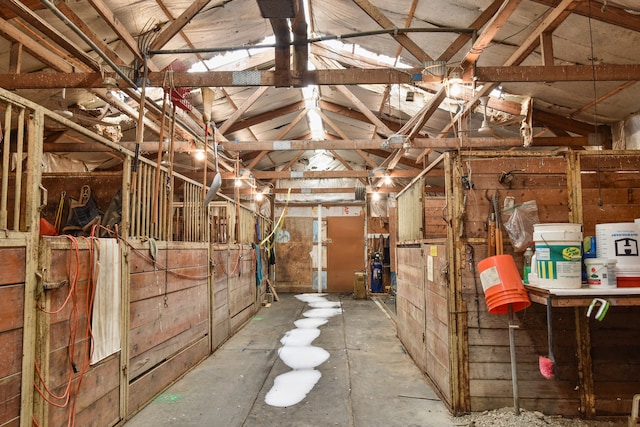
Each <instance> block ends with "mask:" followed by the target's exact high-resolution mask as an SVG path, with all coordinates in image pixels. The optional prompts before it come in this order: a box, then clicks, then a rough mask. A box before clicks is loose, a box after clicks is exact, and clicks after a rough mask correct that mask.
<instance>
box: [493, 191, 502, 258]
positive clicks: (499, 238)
mask: <svg viewBox="0 0 640 427" xmlns="http://www.w3.org/2000/svg"><path fill="white" fill-rule="evenodd" d="M492 203H493V213H494V215H495V217H496V231H495V236H496V237H495V239H496V255H502V252H503V249H504V248H503V244H502V220H501V218H500V193H499V192H498V191H497V190H496V192H495V194H494V195H493V198H492Z"/></svg>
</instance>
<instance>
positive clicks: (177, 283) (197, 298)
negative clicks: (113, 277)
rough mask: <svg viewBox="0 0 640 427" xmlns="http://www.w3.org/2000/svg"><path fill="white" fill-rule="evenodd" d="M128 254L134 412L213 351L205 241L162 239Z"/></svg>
mask: <svg viewBox="0 0 640 427" xmlns="http://www.w3.org/2000/svg"><path fill="white" fill-rule="evenodd" d="M154 253H155V255H154ZM129 257H130V272H131V279H130V280H131V291H130V293H131V295H130V298H131V303H130V304H131V306H130V313H131V314H130V326H129V328H130V338H129V359H130V360H129V380H130V382H131V388H130V392H129V411H132V412H135V411H137V410H139V409H140V408H141V406H142V405H144V404H146V403H147V402H148V401H149V400H150V399H151V398H153V397H154V396H155V395H156V394H157V393H159V392H160V391H161V390H163V389H164V388H166V387H167V386H168V385H169V384H171V383H172V382H173V381H175V379H176V378H177V377H180V376H181V375H182V374H184V373H185V372H187V371H188V370H189V369H191V368H192V367H193V366H195V365H196V364H197V363H198V362H200V361H201V360H202V359H203V358H205V357H206V356H207V355H208V354H209V349H210V347H211V346H210V343H209V304H208V301H209V288H208V259H209V255H208V248H207V245H206V244H195V243H180V242H169V243H167V242H162V243H161V244H158V247H156V248H154V247H153V246H151V245H150V244H149V243H146V244H144V245H140V246H137V245H136V247H134V248H133V250H132V251H131V253H130V256H129Z"/></svg>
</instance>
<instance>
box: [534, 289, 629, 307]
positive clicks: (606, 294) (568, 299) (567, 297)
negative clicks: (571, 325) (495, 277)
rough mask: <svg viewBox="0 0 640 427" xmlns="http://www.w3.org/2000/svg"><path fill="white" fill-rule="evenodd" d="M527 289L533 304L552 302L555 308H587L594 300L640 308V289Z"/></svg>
mask: <svg viewBox="0 0 640 427" xmlns="http://www.w3.org/2000/svg"><path fill="white" fill-rule="evenodd" d="M525 289H526V290H527V291H528V292H529V298H530V299H531V302H535V303H538V304H543V305H547V301H549V300H550V301H551V304H552V305H553V306H554V307H585V306H588V305H589V304H591V301H593V299H594V298H602V299H606V300H607V301H608V302H609V304H610V305H614V306H640V287H638V288H608V289H592V288H587V287H582V288H575V289H569V288H567V289H565V288H552V289H548V288H541V287H538V286H533V285H525Z"/></svg>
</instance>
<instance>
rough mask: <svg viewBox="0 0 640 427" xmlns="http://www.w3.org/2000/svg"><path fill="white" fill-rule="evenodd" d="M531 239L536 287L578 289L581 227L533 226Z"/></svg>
mask: <svg viewBox="0 0 640 427" xmlns="http://www.w3.org/2000/svg"><path fill="white" fill-rule="evenodd" d="M533 240H534V242H535V248H536V265H535V271H536V274H537V279H536V283H535V284H536V286H540V287H542V288H569V289H574V288H580V287H582V224H574V223H552V224H535V225H534V226H533ZM532 269H533V268H532Z"/></svg>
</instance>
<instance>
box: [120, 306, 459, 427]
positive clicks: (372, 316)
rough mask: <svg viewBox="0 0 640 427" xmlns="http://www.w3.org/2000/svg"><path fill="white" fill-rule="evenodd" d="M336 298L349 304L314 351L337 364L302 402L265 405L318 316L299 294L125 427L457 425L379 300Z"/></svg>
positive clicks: (266, 311)
mask: <svg viewBox="0 0 640 427" xmlns="http://www.w3.org/2000/svg"><path fill="white" fill-rule="evenodd" d="M327 299H329V300H330V301H338V300H340V301H341V302H342V314H340V315H336V316H334V317H331V318H329V321H328V323H327V324H325V325H323V326H320V328H319V329H320V331H321V332H320V336H319V337H318V338H316V339H315V340H314V341H313V343H312V344H313V346H318V347H321V348H324V349H325V350H327V351H328V352H329V353H330V356H329V359H328V360H326V361H325V362H324V363H322V364H321V365H320V366H318V367H317V368H316V369H317V370H318V371H320V372H321V374H322V376H321V378H320V380H319V381H318V382H317V384H316V385H315V386H314V387H313V389H312V390H311V391H310V392H309V394H308V395H307V396H306V398H305V399H304V400H302V401H301V402H300V403H297V404H295V405H293V406H290V407H274V406H270V405H268V404H266V403H265V395H266V394H267V392H269V390H270V389H271V388H272V386H273V384H274V379H275V378H276V377H277V376H278V375H280V374H283V373H285V372H288V371H290V370H291V369H290V368H289V367H288V366H286V365H285V364H284V363H283V362H282V361H281V360H280V358H279V357H278V349H279V348H280V347H281V346H282V345H281V343H280V339H281V338H282V337H283V336H284V335H285V333H286V332H287V331H290V330H292V329H294V328H295V326H294V321H295V320H297V319H302V318H304V317H305V316H303V314H302V313H303V312H305V311H307V310H309V309H310V307H309V306H308V305H307V304H306V303H305V302H302V301H299V300H298V299H296V298H295V297H294V295H281V296H280V301H279V302H274V303H273V305H272V306H271V307H269V308H262V309H261V310H260V311H259V312H258V313H257V314H256V316H255V317H254V318H253V319H252V320H251V321H250V322H249V324H247V325H246V326H245V327H244V328H243V329H242V330H241V331H240V332H238V333H237V334H236V335H235V336H234V337H232V338H231V339H230V340H229V341H227V342H226V343H225V344H224V345H223V346H222V347H221V348H219V349H218V350H217V351H216V352H215V353H214V354H213V355H212V356H211V357H209V358H208V359H207V360H205V361H204V362H203V363H201V364H200V365H199V366H197V367H196V368H195V369H193V370H192V371H191V372H189V373H188V374H187V375H185V377H184V378H182V379H181V380H180V381H178V382H177V383H176V384H175V385H173V386H172V387H171V388H169V389H168V390H166V391H165V392H164V393H163V394H161V395H160V396H158V397H157V398H156V399H155V400H154V401H153V402H152V403H151V404H150V405H148V406H147V407H146V408H144V409H143V410H142V411H141V412H140V413H138V414H137V415H136V416H135V417H133V418H132V419H131V420H129V421H128V422H127V423H126V424H125V426H126V427H149V426H154V427H158V426H181V427H186V426H198V427H200V426H211V427H218V426H220V427H222V426H224V427H236V426H242V427H253V426H291V427H294V426H295V427H305V426H328V425H335V426H352V427H372V426H385V427H392V426H398V427H400V426H402V427H407V426H431V427H441V426H442V427H444V426H452V425H453V424H454V423H453V422H452V418H451V417H450V415H449V413H448V411H447V409H446V408H445V407H444V405H443V404H442V402H441V401H440V400H439V399H438V398H437V396H436V395H435V394H434V393H433V391H432V390H431V389H430V387H429V386H428V384H427V383H426V381H425V379H424V377H423V375H422V374H421V373H420V371H419V370H418V368H417V367H416V366H415V364H414V363H413V361H412V360H411V358H410V357H409V356H408V355H407V354H406V353H405V351H404V349H403V348H402V345H401V344H400V341H399V340H398V338H397V337H396V331H395V327H394V325H393V323H392V322H391V320H390V319H389V318H388V317H387V315H386V314H385V312H383V310H382V309H380V308H379V307H378V306H376V304H375V303H374V302H373V301H371V300H354V299H353V298H352V297H351V296H346V297H343V298H340V296H338V295H332V294H330V295H327Z"/></svg>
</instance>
